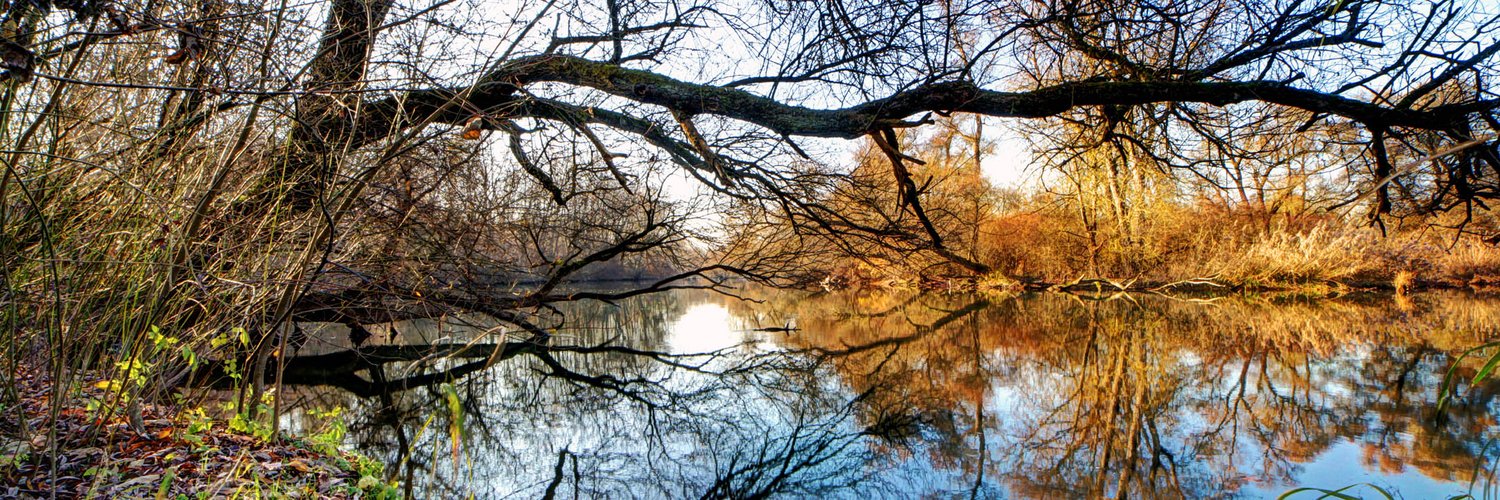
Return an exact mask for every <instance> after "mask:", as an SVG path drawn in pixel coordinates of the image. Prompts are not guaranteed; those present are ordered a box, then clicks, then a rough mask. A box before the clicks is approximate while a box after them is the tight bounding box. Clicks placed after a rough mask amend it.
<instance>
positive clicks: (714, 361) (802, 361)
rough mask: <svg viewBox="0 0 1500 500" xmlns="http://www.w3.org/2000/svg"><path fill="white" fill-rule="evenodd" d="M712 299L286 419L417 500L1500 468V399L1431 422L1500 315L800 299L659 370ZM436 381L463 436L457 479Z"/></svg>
mask: <svg viewBox="0 0 1500 500" xmlns="http://www.w3.org/2000/svg"><path fill="white" fill-rule="evenodd" d="M1106 299H1107V300H1106ZM720 300H721V299H719V298H717V297H714V296H711V295H706V294H695V293H689V292H679V293H672V294H660V295H648V296H642V297H635V298H631V299H629V300H628V301H624V302H622V303H621V304H620V307H615V306H611V305H608V304H602V303H593V304H592V305H590V304H589V303H586V302H585V303H579V304H571V305H570V307H572V309H569V310H566V311H563V314H564V315H565V317H567V318H569V321H568V322H567V323H565V324H563V325H562V326H561V327H560V328H558V329H557V330H556V332H555V334H554V335H553V336H552V337H551V339H550V340H549V341H548V342H546V343H536V342H534V340H530V339H529V340H525V341H518V340H514V339H507V338H505V337H504V336H495V335H486V336H478V337H475V338H473V339H464V338H460V337H462V336H461V335H456V334H454V335H447V336H448V337H450V338H453V339H456V340H459V341H467V340H472V341H473V342H472V343H469V344H465V345H460V346H452V345H449V346H445V347H443V348H442V350H443V351H442V352H433V349H432V348H430V347H428V348H421V349H418V348H414V347H411V346H400V345H379V346H366V347H365V348H362V349H361V350H360V351H358V355H357V356H350V355H349V354H347V353H345V354H343V356H345V358H339V359H334V358H312V357H304V358H303V360H304V361H307V363H305V364H306V365H307V366H303V365H299V364H297V363H296V362H295V360H294V362H293V363H290V364H289V365H288V366H289V370H288V372H287V374H288V377H289V378H288V380H287V381H288V388H287V391H286V393H285V394H283V398H284V400H286V401H288V402H289V403H288V407H292V408H302V409H319V408H331V407H343V408H347V409H349V411H348V412H347V413H346V414H347V415H349V417H347V419H348V420H349V422H350V427H351V437H350V439H351V442H352V443H353V444H354V445H355V446H356V447H357V448H358V449H360V450H362V451H364V452H366V453H370V454H374V455H377V456H380V457H381V458H384V459H386V460H387V461H388V462H389V463H392V464H399V465H400V467H399V470H400V471H401V474H402V475H403V476H404V477H403V479H405V481H404V483H406V484H409V485H413V486H414V487H415V488H417V489H419V491H420V492H421V493H423V496H451V495H456V494H459V493H464V492H470V491H472V492H478V493H494V494H495V495H497V496H499V495H507V494H520V495H522V496H540V495H545V494H547V493H548V492H551V493H552V494H556V495H561V496H570V495H573V494H575V493H577V494H578V495H580V496H606V497H611V496H622V495H630V496H670V497H683V496H708V497H751V496H756V495H757V494H762V493H791V494H800V495H827V494H831V493H835V492H838V493H843V494H846V495H847V494H854V493H856V492H858V493H864V494H869V493H885V494H889V495H898V496H900V495H912V494H917V493H929V494H930V493H935V492H945V493H946V494H947V495H952V496H959V495H962V496H984V497H992V496H1000V495H1004V494H1009V495H1017V496H1053V497H1055V496H1064V497H1075V496H1103V495H1122V496H1130V495H1134V496H1171V495H1180V496H1194V497H1196V496H1218V495H1231V494H1234V493H1235V492H1236V491H1239V490H1240V488H1241V487H1242V486H1244V485H1248V484H1254V485H1259V486H1261V487H1263V488H1269V489H1272V490H1275V489H1276V488H1278V487H1279V486H1281V485H1284V484H1286V483H1288V482H1294V481H1296V478H1297V475H1298V474H1299V473H1300V470H1301V468H1302V465H1303V464H1306V463H1308V462H1310V461H1312V460H1314V459H1315V458H1316V457H1318V456H1319V455H1321V454H1323V453H1324V452H1326V451H1328V450H1330V449H1331V448H1332V447H1333V446H1335V445H1337V444H1339V443H1342V442H1346V441H1347V442H1353V443H1356V444H1358V445H1360V446H1363V448H1364V452H1365V460H1366V462H1367V463H1366V466H1367V467H1371V468H1372V469H1377V470H1383V471H1387V472H1390V471H1396V470H1402V469H1404V468H1406V467H1411V468H1414V469H1416V470H1418V471H1421V472H1422V473H1423V474H1426V475H1427V476H1429V477H1433V478H1437V479H1442V480H1467V479H1473V474H1474V472H1473V471H1479V470H1484V467H1482V466H1484V465H1486V464H1488V463H1491V462H1493V459H1494V458H1495V457H1494V455H1495V452H1494V451H1485V449H1484V448H1483V447H1484V444H1483V443H1484V441H1485V440H1486V439H1488V438H1490V437H1492V436H1493V434H1494V433H1493V429H1494V427H1495V425H1496V422H1495V420H1494V417H1493V416H1492V415H1493V412H1492V411H1491V409H1492V406H1493V405H1492V403H1491V401H1492V400H1493V398H1494V396H1495V394H1497V393H1500V386H1497V385H1495V384H1486V385H1483V386H1481V387H1477V388H1473V390H1472V391H1471V392H1470V395H1469V396H1467V397H1466V398H1464V399H1463V400H1461V401H1460V404H1458V405H1455V406H1454V407H1453V408H1452V409H1451V410H1449V411H1448V413H1447V415H1446V417H1447V418H1448V420H1449V425H1446V426H1442V427H1434V426H1432V425H1430V424H1431V422H1432V421H1433V419H1432V416H1433V415H1431V413H1430V412H1431V410H1430V408H1431V407H1432V404H1433V400H1434V396H1435V394H1434V392H1435V385H1436V381H1437V380H1438V379H1439V378H1440V377H1441V375H1442V370H1444V369H1445V368H1446V366H1447V364H1448V362H1449V360H1450V359H1451V357H1450V356H1449V355H1448V354H1447V353H1451V352H1453V351H1454V350H1456V349H1458V348H1461V347H1464V346H1468V345H1472V344H1475V343H1477V342H1479V341H1481V340H1484V339H1486V338H1488V337H1489V336H1491V335H1493V334H1494V328H1495V326H1494V325H1496V324H1500V322H1497V321H1496V319H1500V307H1497V305H1495V304H1491V303H1487V302H1485V301H1482V300H1477V299H1472V298H1467V297H1464V296H1442V297H1434V296H1426V297H1425V298H1424V297H1419V298H1418V299H1417V300H1416V301H1414V302H1412V303H1411V304H1408V305H1407V306H1406V308H1405V309H1404V310H1392V309H1391V308H1389V307H1388V306H1387V304H1386V303H1384V302H1381V301H1368V300H1349V299H1344V300H1334V301H1315V302H1298V301H1270V300H1259V301H1255V300H1241V301H1218V302H1214V303H1212V304H1203V303H1190V302H1182V301H1175V300H1168V299H1163V298H1159V297H1124V296H1120V297H1113V298H1104V297H1096V298H1082V297H1077V298H1075V297H1069V296H1063V295H1057V294H1050V295H1027V296H1022V297H1012V298H1001V297H990V298H977V297H966V296H959V295H947V296H935V295H909V296H902V295H822V296H811V297H807V296H796V295H789V294H788V295H781V296H777V297H776V298H775V300H772V301H771V302H769V303H764V304H752V303H745V302H736V301H726V302H723V305H724V306H725V307H728V308H729V309H730V310H731V312H733V313H735V314H736V315H737V316H738V317H739V318H740V319H739V321H740V322H741V323H743V324H742V325H735V326H737V327H742V328H751V327H756V326H763V325H777V326H780V325H784V324H787V322H788V320H789V319H790V318H796V320H797V321H796V323H797V324H798V326H799V327H800V328H801V330H800V331H798V332H791V333H773V334H765V335H762V337H763V338H767V339H770V340H774V341H775V343H776V344H779V346H780V348H779V349H770V350H756V349H749V348H738V349H731V350H728V351H724V352H720V353H716V354H714V355H704V356H683V355H673V354H667V353H666V352H665V351H667V350H668V347H667V346H668V344H669V342H668V340H667V339H668V337H669V334H670V332H669V330H670V329H671V328H673V326H672V322H673V321H675V320H676V318H678V317H680V316H681V315H682V314H683V312H684V311H686V310H687V309H688V308H690V307H691V306H694V305H696V304H700V303H703V302H705V301H715V302H717V301H720ZM480 326H482V325H480ZM449 333H454V332H449ZM442 336H444V335H437V337H442ZM403 349H404V350H403ZM304 369H305V370H306V371H299V370H304ZM1473 369H1474V367H1472V366H1470V367H1466V368H1464V370H1467V373H1468V374H1469V375H1472V373H1473ZM1461 374H1462V373H1461ZM444 381H451V382H452V387H453V388H454V392H455V393H456V395H457V396H458V397H457V399H458V401H459V402H461V404H462V405H463V413H464V415H465V418H464V419H463V422H464V429H463V431H464V434H465V436H464V438H463V439H462V441H461V445H460V446H459V447H458V449H459V450H460V452H461V453H460V454H459V455H458V461H457V462H455V455H454V453H453V450H454V446H453V441H452V440H451V436H450V435H449V432H448V422H449V421H450V418H451V417H450V415H448V412H447V410H446V407H447V396H446V395H445V394H444V393H443V391H442V390H440V389H439V385H438V384H439V383H441V382H444ZM299 384H308V385H300V386H299ZM329 385H333V386H336V388H329V387H327V386H329ZM291 415H292V416H291V417H290V419H291V420H294V421H295V422H294V423H295V424H297V425H300V426H312V425H315V422H316V419H313V418H309V417H305V415H306V414H305V413H302V412H293V413H292V414H291ZM299 419H301V420H299ZM1480 479H1484V480H1488V479H1489V478H1488V477H1481V478H1480Z"/></svg>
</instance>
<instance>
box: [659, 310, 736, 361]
mask: <svg viewBox="0 0 1500 500" xmlns="http://www.w3.org/2000/svg"><path fill="white" fill-rule="evenodd" d="M733 325H734V321H733V317H732V316H731V315H730V314H729V309H727V308H725V307H724V306H723V305H721V304H712V303H705V304H697V305H694V306H691V307H689V308H688V309H687V311H684V312H683V313H682V317H680V318H677V320H676V321H674V322H672V324H671V326H670V327H669V331H670V332H671V333H670V334H669V337H668V338H667V343H668V345H670V346H672V348H671V350H672V352H677V353H702V352H713V351H718V350H721V349H727V348H730V347H734V346H737V345H739V344H740V343H742V342H744V341H745V335H744V332H741V331H736V330H735V329H734V328H733Z"/></svg>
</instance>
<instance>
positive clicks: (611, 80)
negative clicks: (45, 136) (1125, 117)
mask: <svg viewBox="0 0 1500 500" xmlns="http://www.w3.org/2000/svg"><path fill="white" fill-rule="evenodd" d="M542 82H555V83H565V84H569V85H576V86H580V87H587V88H591V89H595V90H598V91H601V92H605V93H608V94H610V95H614V96H617V97H621V98H625V99H629V100H632V101H635V102H639V103H643V104H652V105H658V106H662V107H665V108H667V109H670V110H672V111H675V112H678V113H683V114H688V115H694V114H712V115H718V116H723V117H727V118H732V119H736V120H740V121H744V122H748V123H752V124H755V125H758V126H761V127H765V128H767V129H770V130H772V131H775V132H777V133H779V134H782V135H789V136H808V137H829V138H847V139H852V138H857V137H861V136H865V135H867V134H869V133H871V132H872V131H876V130H880V129H883V128H890V127H903V126H910V125H912V123H911V122H908V121H905V120H906V118H908V117H910V116H913V115H916V114H919V113H923V112H931V111H942V112H967V113H976V114H981V115H986V116H994V117H1016V118H1043V117H1049V116H1055V115H1058V114H1061V113H1064V112H1066V111H1068V110H1070V109H1073V108H1076V107H1084V106H1105V105H1141V104H1152V103H1168V102H1177V103H1202V104H1209V105H1214V106H1227V105H1230V104H1235V103H1241V102H1249V101H1261V102H1267V103H1272V104H1278V105H1282V106H1288V107H1293V108H1298V109H1304V110H1308V111H1312V112H1316V113H1325V114H1330V115H1337V116H1342V117H1345V118H1348V119H1350V120H1353V121H1357V122H1360V123H1363V124H1366V125H1369V126H1372V127H1411V128H1418V129H1425V130H1449V129H1452V128H1453V127H1454V124H1456V123H1459V122H1461V121H1463V120H1465V119H1466V118H1467V117H1468V115H1470V114H1472V113H1475V112H1482V111H1489V110H1492V109H1494V108H1495V107H1496V106H1497V104H1500V103H1497V102H1493V101H1480V102H1473V103H1466V104H1454V105H1444V106H1437V107H1432V108H1427V109H1409V108H1398V107H1390V106H1382V105H1379V104H1374V103H1370V102H1364V101H1360V100H1356V99H1351V98H1348V97H1344V96H1342V95H1337V94H1331V93H1324V92H1319V91H1316V90H1310V89H1304V88H1298V87H1295V86H1292V85H1291V84H1288V83H1285V82H1279V81H1249V82H1198V81H1174V80H1169V81H1090V82H1071V83H1063V84H1058V85H1053V86H1048V87H1042V88H1039V89H1035V90H1028V91H1019V92H1002V91H995V90H988V89H983V88H980V87H978V86H976V85H974V84H972V83H969V82H963V81H955V82H941V83H933V84H929V85H923V86H918V87H914V88H911V89H908V90H905V91H902V92H899V93H896V94H894V95H892V96H890V97H887V98H884V99H879V100H875V101H871V102H868V103H864V104H860V105H856V106H851V107H846V108H838V109H814V108H809V107H804V106H798V105H794V104H788V103H783V102H780V101H777V100H775V99H772V98H768V97H764V96H761V95H757V94H754V93H752V92H748V91H745V90H741V89H737V88H728V87H720V86H714V85H703V84H696V83H691V82H685V81H682V80H677V79H675V78H671V77H668V76H666V75H662V74H658V73H653V72H650V71H644V70H637V69H629V68H623V67H620V66H618V65H614V64H610V63H605V62H598V61H591V60H587V59H582V58H578V57H572V56H560V55H548V56H535V57H527V58H521V59H517V60H515V61H512V62H510V63H507V64H504V65H502V66H501V68H500V69H499V70H497V71H495V72H492V73H491V74H489V75H487V76H486V77H485V78H483V79H482V80H481V81H479V82H478V83H476V84H475V85H474V86H472V87H467V88H462V89H431V90H422V91H416V92H412V93H409V94H406V95H403V96H401V97H399V98H392V99H388V100H386V101H383V102H381V103H377V104H376V105H375V106H373V107H372V108H371V109H372V110H373V111H374V112H373V113H371V115H370V118H378V117H383V118H384V119H385V120H389V119H392V118H395V117H396V116H398V115H403V114H404V115H405V116H408V117H423V116H427V117H429V118H428V119H429V120H431V121H436V122H445V123H460V122H462V121H463V120H465V119H467V118H469V117H472V116H473V112H474V111H475V110H476V109H477V110H486V111H489V110H497V108H499V109H498V111H499V112H500V114H502V115H506V114H510V113H507V112H506V111H505V109H504V108H505V105H507V104H515V103H516V102H517V101H518V100H520V99H522V98H521V97H520V96H517V95H516V94H517V91H518V90H519V89H521V88H522V87H524V86H526V85H529V84H533V83H542ZM455 98H456V99H460V100H462V101H463V102H462V103H463V105H462V106H452V105H451V104H452V103H451V100H452V99H455ZM403 111H404V113H403ZM424 111H428V112H436V113H437V114H436V115H424V113H423V112H424ZM382 121H383V120H382ZM418 121H419V122H420V121H423V120H418ZM386 124H387V125H388V124H389V122H386ZM362 128H363V129H365V130H367V131H376V130H381V131H388V130H392V129H391V128H390V127H388V126H386V127H380V126H376V125H375V124H374V123H369V124H366V126H365V127H362Z"/></svg>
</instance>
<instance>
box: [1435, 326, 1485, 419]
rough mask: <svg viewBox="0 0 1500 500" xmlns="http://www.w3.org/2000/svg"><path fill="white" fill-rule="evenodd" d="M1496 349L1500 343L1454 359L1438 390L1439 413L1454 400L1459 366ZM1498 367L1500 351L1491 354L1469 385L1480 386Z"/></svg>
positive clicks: (1465, 353)
mask: <svg viewBox="0 0 1500 500" xmlns="http://www.w3.org/2000/svg"><path fill="white" fill-rule="evenodd" d="M1496 347H1500V341H1496V342H1490V343H1487V344H1483V345H1480V346H1477V347H1473V348H1470V349H1469V350H1466V351H1464V352H1462V353H1459V355H1458V357H1456V358H1454V359H1453V364H1452V365H1449V366H1448V372H1447V373H1446V374H1444V375H1443V384H1442V385H1441V386H1439V389H1438V405H1437V407H1438V412H1439V413H1441V412H1442V411H1443V410H1444V409H1445V408H1447V407H1448V402H1449V401H1451V400H1452V399H1453V398H1452V396H1453V392H1454V390H1455V389H1456V388H1455V387H1454V386H1453V380H1454V377H1456V376H1457V374H1458V365H1459V364H1460V363H1462V362H1463V361H1464V360H1465V359H1467V358H1468V357H1469V356H1473V355H1475V354H1476V353H1479V352H1481V351H1485V350H1488V349H1493V348H1496ZM1496 367H1500V350H1496V351H1495V352H1494V353H1492V354H1490V357H1489V358H1488V359H1486V360H1485V362H1484V365H1482V366H1481V367H1480V368H1479V371H1478V372H1476V373H1474V377H1473V378H1472V379H1470V380H1469V385H1474V384H1478V383H1479V382H1480V381H1481V380H1484V379H1485V377H1488V376H1490V374H1491V373H1493V372H1494V371H1495V368H1496Z"/></svg>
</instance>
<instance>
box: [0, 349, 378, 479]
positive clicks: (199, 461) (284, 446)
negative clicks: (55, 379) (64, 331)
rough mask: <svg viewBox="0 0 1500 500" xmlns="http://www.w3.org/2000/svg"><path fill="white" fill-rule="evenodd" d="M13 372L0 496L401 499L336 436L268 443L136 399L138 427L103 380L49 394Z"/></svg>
mask: <svg viewBox="0 0 1500 500" xmlns="http://www.w3.org/2000/svg"><path fill="white" fill-rule="evenodd" d="M13 377H14V378H13V380H12V381H11V384H10V387H14V388H15V390H16V391H17V393H16V396H17V398H16V401H18V402H19V406H9V405H7V406H6V407H5V408H3V410H0V497H5V498H44V497H50V496H52V495H53V494H54V493H55V494H56V496H57V498H219V497H240V496H252V497H278V498H348V497H364V498H399V497H400V494H399V492H398V491H397V490H395V488H394V487H393V486H391V485H389V484H387V483H385V482H384V481H383V479H382V477H383V473H382V466H381V464H379V463H377V462H373V461H371V460H369V459H366V458H363V457H359V456H357V455H354V454H350V453H346V452H343V451H340V450H338V449H337V447H336V443H334V442H332V441H333V440H332V439H328V438H332V437H335V436H331V435H330V436H322V437H321V438H322V439H319V437H286V436H283V437H280V438H276V439H270V436H269V431H265V430H261V432H256V431H255V430H254V429H239V430H235V429H231V426H230V425H229V424H228V423H227V422H223V421H217V420H214V419H212V418H210V417H209V416H208V414H207V412H205V411H203V410H202V409H198V408H179V407H175V406H169V405H155V404H142V405H141V421H140V424H142V425H141V428H139V429H136V428H133V426H131V425H130V424H129V418H127V417H126V416H125V415H124V411H123V409H119V408H118V407H119V406H123V405H120V404H117V403H118V401H117V400H116V399H115V398H113V397H112V394H113V393H112V392H110V391H109V390H108V388H109V383H108V382H101V381H99V380H97V379H94V380H85V381H82V382H80V383H78V384H76V388H75V389H73V390H71V391H70V394H68V395H67V397H63V398H56V397H54V394H53V387H54V384H53V383H52V379H51V377H49V376H48V375H47V374H45V373H42V372H41V371H40V370H34V369H31V368H24V367H23V368H22V369H21V370H19V371H18V372H17V373H15V374H14V376H13ZM80 378H84V379H86V377H80ZM55 401H64V403H62V407H60V408H54V407H53V403H54V402H55ZM112 407H114V408H116V409H115V410H114V411H110V408H112ZM54 414H55V418H56V420H55V421H53V415H54ZM239 427H244V426H243V424H242V425H241V426H239ZM247 431H248V432H247ZM180 495H181V496H180Z"/></svg>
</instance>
